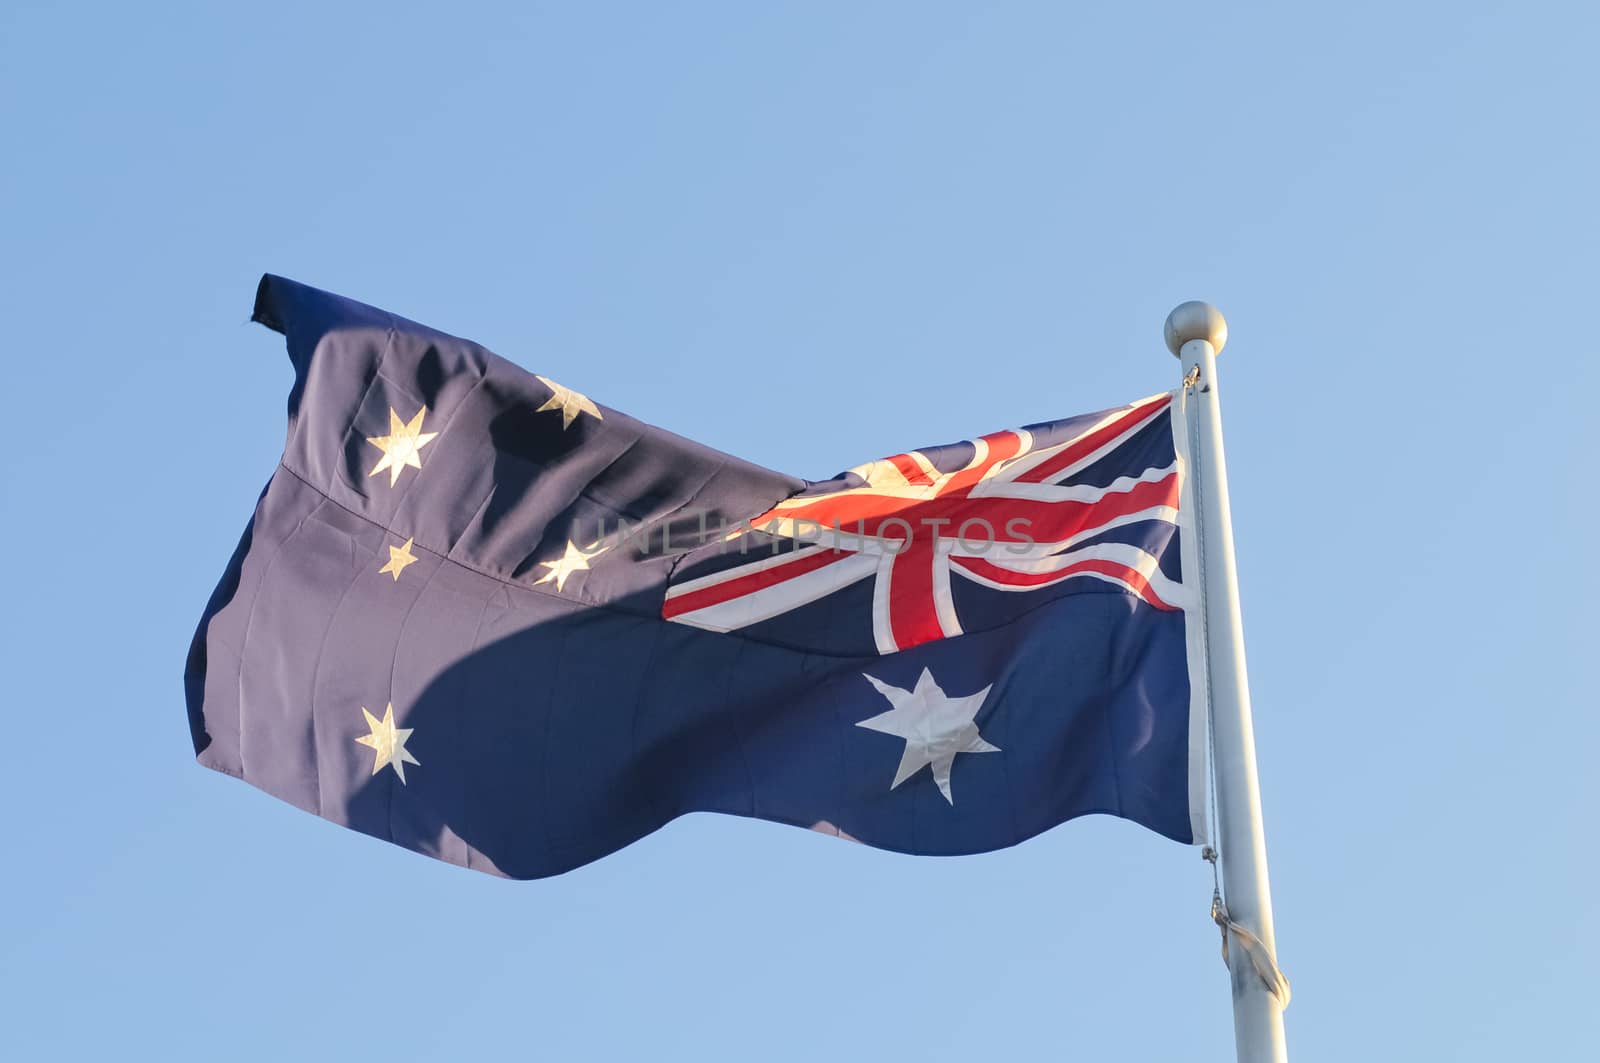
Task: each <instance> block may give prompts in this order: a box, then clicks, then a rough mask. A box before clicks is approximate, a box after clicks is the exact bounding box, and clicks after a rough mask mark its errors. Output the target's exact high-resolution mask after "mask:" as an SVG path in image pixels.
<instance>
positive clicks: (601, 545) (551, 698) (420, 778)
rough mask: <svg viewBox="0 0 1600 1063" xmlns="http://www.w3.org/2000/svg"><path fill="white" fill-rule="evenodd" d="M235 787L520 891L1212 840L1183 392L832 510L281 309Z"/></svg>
mask: <svg viewBox="0 0 1600 1063" xmlns="http://www.w3.org/2000/svg"><path fill="white" fill-rule="evenodd" d="M254 318H255V320H256V321H259V322H261V323H262V324H265V325H266V326H268V327H269V328H272V329H274V330H276V331H278V332H281V333H282V334H283V335H284V337H285V339H286V343H287V346H288V351H289V356H290V360H291V362H292V363H293V366H294V371H295V379H294V384H293V387H292V390H291V392H290V399H289V431H288V437H287V440H286V443H285V447H284V453H283V457H282V460H281V463H280V464H279V466H278V468H277V469H276V470H275V471H274V473H273V475H272V477H271V479H270V480H269V482H268V484H267V486H266V489H265V491H264V492H263V494H262V496H261V498H260V500H259V502H258V504H257V506H256V510H255V513H254V515H253V517H252V519H251V521H250V523H249V525H248V526H247V528H246V531H245V533H244V537H243V539H242V540H241V542H240V544H239V546H238V549H237V550H236V551H235V553H234V556H233V558H232V559H231V561H230V562H229V564H228V567H227V569H226V570H225V572H224V574H223V577H222V580H221V582H220V584H219V585H218V587H217V590H216V592H215V593H214V594H213V596H212V598H211V601H210V602H209V603H208V605H207V607H206V609H205V612H204V615H203V618H202V620H201V622H200V626H199V630H198V631H197V632H196V635H195V639H194V642H193V645H192V647H191V650H190V653H189V659H188V664H187V667H186V670H185V685H186V692H187V700H188V708H189V720H190V726H191V731H192V734H193V737H194V743H195V748H196V751H197V754H198V757H199V760H200V762H201V763H202V764H204V765H206V766H207V767H211V768H214V769H216V770H218V771H221V772H224V773H227V774H230V775H234V776H237V777H239V778H241V779H244V780H245V781H247V782H250V783H252V784H253V785H255V786H257V787H259V788H261V789H263V790H265V791H267V792H268V793H271V794H273V795H275V796H277V797H279V798H281V799H283V800H285V801H288V802H290V803H292V804H295V805H297V806H299V807H301V808H303V809H306V810H308V811H311V812H314V813H316V814H318V815H320V816H323V817H325V818H327V819H329V820H332V821H334V822H336V823H340V824H343V825H345V826H348V827H351V828H354V829H356V830H359V831H362V832H365V833H367V834H371V835H374V836H376V837H379V838H383V839H386V840H388V841H391V842H394V843H396V844H398V845H402V846H405V847H407V848H410V849H414V850H416V851H418V852H421V853H425V854H427V855H430V856H434V857H437V858H440V859H444V860H449V861H452V862H455V863H458V864H462V865H464V866H468V867H474V868H479V869H481V870H485V871H489V872H492V873H496V874H503V875H508V876H511V877H516V878H536V877H542V876H546V875H552V874H558V873H560V872H563V871H566V870H569V869H571V868H574V867H577V866H580V865H582V864H584V863H587V862H589V861H591V860H594V859H597V858H599V857H601V856H604V855H606V854H607V853H610V852H614V851H615V850H617V849H619V848H621V847H623V846H625V845H627V844H629V843H630V842H632V841H634V840H636V839H638V838H640V837H642V836H643V835H645V834H647V833H649V832H651V831H654V830H656V829H657V828H659V827H661V826H662V825H664V824H665V823H667V822H669V821H670V820H672V819H673V818H675V817H677V816H680V815H683V814H685V813H688V812H693V811H707V812H722V813H729V814H734V815H741V816H753V817H758V818H762V819H767V820H773V821H777V822H782V823H789V824H794V825H798V826H804V827H811V828H815V829H819V830H825V831H829V832H832V833H838V834H840V835H843V836H847V837H850V838H853V839H855V840H858V841H861V842H865V843H867V844H869V845H873V846H878V847H881V848H886V849H893V850H899V851H903V852H908V853H925V854H958V853H972V852H980V851H985V850H991V849H996V848H1000V847H1003V846H1007V845H1012V844H1015V843H1017V842H1020V841H1022V840H1024V839H1026V838H1029V837H1031V836H1033V835H1036V834H1038V833H1040V832H1041V831H1044V830H1047V829H1049V828H1050V827H1052V826H1055V825H1056V824H1058V823H1061V822H1063V821H1065V820H1067V819H1070V818H1073V817H1075V816H1079V815H1084V814H1088V813H1096V812H1098V813H1107V814H1111V815H1116V816H1121V817H1124V818H1127V819H1131V820H1133V821H1135V822H1138V823H1141V824H1143V825H1145V826H1146V827H1149V828H1151V829H1152V830H1155V831H1157V832H1159V833H1161V834H1163V835H1166V836H1167V837H1170V838H1173V839H1176V840H1178V841H1182V842H1193V841H1196V840H1197V839H1199V838H1200V837H1201V836H1202V833H1203V829H1204V826H1203V825H1204V807H1203V794H1204V785H1203V781H1204V780H1203V763H1204V762H1203V750H1204V741H1203V738H1204V719H1203V711H1204V710H1203V699H1202V698H1201V697H1200V695H1199V691H1201V690H1202V689H1203V673H1202V671H1201V669H1202V668H1203V660H1202V658H1201V654H1200V652H1199V647H1200V642H1199V638H1200V635H1199V631H1198V624H1199V619H1198V596H1197V594H1196V593H1195V591H1194V589H1193V588H1194V587H1195V586H1196V577H1195V573H1196V565H1195V562H1194V559H1193V551H1194V549H1195V542H1194V535H1193V533H1192V530H1191V525H1190V523H1189V513H1190V512H1191V507H1187V506H1185V504H1184V502H1185V499H1186V497H1187V492H1188V485H1187V482H1186V474H1187V464H1186V459H1185V454H1186V446H1185V439H1186V436H1187V433H1186V431H1185V430H1184V426H1183V407H1182V402H1183V396H1182V393H1181V391H1180V392H1176V393H1171V394H1162V395H1157V396H1154V397H1152V398H1150V399H1147V400H1143V401H1142V402H1138V403H1134V404H1131V405H1129V406H1127V407H1122V408H1119V409H1114V410H1108V411H1103V412H1101V413H1096V414H1090V415H1085V416H1081V417H1072V418H1067V419H1064V420H1061V421H1054V422H1049V423H1045V424H1038V425H1029V426H1026V427H1023V428H1017V429H1011V430H1007V431H1002V432H995V433H990V434H988V435H985V436H979V437H976V438H975V439H972V440H968V441H964V442H960V443H956V444H951V445H947V446H942V447H931V448H924V449H921V450H915V451H908V452H906V453H903V454H899V455H895V456H893V457H890V458H884V459H881V460H878V461H872V462H867V463H864V464H863V465H860V466H857V467H856V468H854V469H851V470H848V471H846V472H844V473H841V474H839V475H838V476H835V477H832V478H830V479H827V480H822V481H807V480H801V479H797V478H794V477H790V476H785V475H782V474H780V473H776V472H772V471H770V470H767V469H764V468H761V467H759V466H756V465H754V464H751V463H749V462H745V461H741V460H739V459H737V458H734V457H731V456H729V455H726V454H722V453H719V452H717V451H715V450H712V449H710V448H708V447H704V446H701V445H699V444H697V443H694V442H692V441H691V440H688V439H684V438H682V437H679V436H676V435H673V434H671V433H669V432H666V431H663V430H661V429H658V428H654V427H652V426H650V425H647V424H644V423H642V422H640V421H636V420H634V419H632V418H630V417H628V416H626V415H624V414H622V413H620V412H618V411H616V410H613V409H611V408H609V407H607V406H603V405H601V404H599V403H597V402H595V401H593V400H591V399H590V398H588V397H587V396H586V395H584V394H582V393H581V392H579V391H576V390H574V389H572V388H570V387H567V386H564V385H563V384H561V383H558V382H556V381H554V380H551V379H548V378H546V377H543V376H538V375H534V374H531V373H528V372H526V371H524V370H523V369H521V368H519V367H517V366H516V365H513V364H512V363H510V362H508V361H505V360H503V359H501V358H499V357H497V356H496V355H494V354H492V353H490V352H489V351H487V350H485V349H484V348H482V347H480V346H478V345H477V344H474V343H471V342H469V341H466V340H462V339H458V338H455V337H452V336H448V335H445V334H443V333H440V332H436V331H434V330H431V329H428V328H426V327H423V326H421V325H417V324H414V323H412V322H410V321H406V320H405V319H402V318H399V317H397V316H394V315H392V314H389V313H386V312H384V311H380V310H377V309H374V308H372V307H368V306H365V305H362V304H360V303H356V302H353V301H350V300H347V299H343V298H340V297H338V296H334V295H330V294H328V293H325V292H321V291H318V290H316V289H313V288H309V287H306V286H304V285H300V284H296V283H294V282H292V281H288V280H284V279H282V278H279V277H273V276H267V277H264V278H263V279H262V282H261V286H260V289H259V291H258V293H257V299H256V308H255V315H254Z"/></svg>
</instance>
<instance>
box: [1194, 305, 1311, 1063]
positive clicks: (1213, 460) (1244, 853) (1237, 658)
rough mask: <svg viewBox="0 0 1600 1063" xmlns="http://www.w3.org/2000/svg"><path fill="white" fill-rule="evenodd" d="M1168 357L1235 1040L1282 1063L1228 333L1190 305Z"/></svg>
mask: <svg viewBox="0 0 1600 1063" xmlns="http://www.w3.org/2000/svg"><path fill="white" fill-rule="evenodd" d="M1165 333H1166V341H1167V347H1168V348H1169V349H1170V350H1171V351H1172V353H1173V354H1175V355H1177V356H1178V358H1179V359H1181V360H1182V362H1183V378H1184V385H1185V388H1186V390H1187V396H1186V398H1187V402H1186V405H1187V406H1188V407H1189V414H1188V417H1187V418H1186V419H1187V420H1188V422H1189V423H1190V424H1191V425H1192V426H1193V431H1194V443H1193V450H1192V454H1191V461H1192V464H1193V466H1194V468H1193V469H1192V470H1190V475H1192V476H1193V478H1194V479H1193V483H1194V488H1195V498H1196V500H1197V506H1196V508H1197V509H1198V511H1199V512H1198V515H1197V526H1198V527H1199V528H1200V540H1201V541H1200V544H1199V545H1200V558H1201V572H1202V576H1203V588H1204V603H1205V605H1204V610H1205V630H1206V640H1205V641H1206V667H1207V670H1208V673H1209V677H1210V694H1211V697H1210V703H1211V714H1212V724H1211V726H1212V772H1213V777H1214V779H1215V784H1216V807H1217V828H1218V834H1219V837H1218V839H1217V845H1218V848H1219V849H1220V850H1221V853H1220V857H1221V863H1222V889H1223V898H1224V904H1223V906H1222V907H1221V908H1220V909H1219V911H1218V912H1217V913H1216V914H1217V916H1218V922H1219V923H1221V924H1222V925H1223V932H1224V935H1225V939H1226V942H1227V945H1226V948H1227V959H1228V971H1229V975H1230V977H1231V980H1232V983H1233V1032H1234V1040H1235V1043H1236V1045H1237V1048H1238V1058H1239V1061H1240V1063H1284V1061H1286V1060H1287V1059H1288V1049H1287V1046H1286V1045H1285V1043H1284V1036H1283V1007H1284V1005H1285V1004H1287V1003H1288V983H1287V982H1286V981H1284V980H1283V976H1282V975H1281V974H1280V973H1279V971H1278V968H1277V962H1276V955H1277V945H1276V941H1275V939H1274V936H1273V932H1272V893H1271V889H1270V887H1269V886H1268V884H1267V845H1266V838H1265V835H1264V832H1263V830H1262V826H1261V792H1260V784H1259V782H1258V781H1257V779H1256V741H1255V732H1254V729H1253V728H1252V726H1251V723H1250V688H1249V681H1248V679H1247V677H1246V674H1245V663H1244V632H1243V628H1242V626H1241V624H1240V619H1239V586H1238V582H1237V580H1236V575H1235V569H1234V558H1233V521H1232V515H1231V513H1230V511H1229V506H1228V472H1227V466H1226V462H1225V459H1224V456H1223V448H1222V410H1221V399H1220V396H1219V394H1218V388H1217V362H1216V357H1217V355H1218V354H1219V353H1220V352H1221V350H1222V346H1223V344H1225V343H1226V342H1227V341H1228V324H1227V322H1226V321H1224V320H1223V318H1222V313H1221V312H1220V311H1219V310H1217V308H1216V307H1214V306H1211V305H1210V304H1208V303H1197V302H1190V303H1184V304H1183V305H1182V306H1179V307H1178V308H1177V309H1175V310H1173V311H1172V313H1171V314H1169V315H1167V323H1166V329H1165Z"/></svg>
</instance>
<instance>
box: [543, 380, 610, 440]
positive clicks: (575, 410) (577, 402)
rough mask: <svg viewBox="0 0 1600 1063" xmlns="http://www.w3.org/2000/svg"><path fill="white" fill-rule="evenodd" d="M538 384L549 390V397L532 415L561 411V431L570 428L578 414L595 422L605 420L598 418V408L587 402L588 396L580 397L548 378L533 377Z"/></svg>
mask: <svg viewBox="0 0 1600 1063" xmlns="http://www.w3.org/2000/svg"><path fill="white" fill-rule="evenodd" d="M534 379H535V380H537V381H538V382H539V383H541V384H543V385H544V386H545V387H547V388H549V389H550V397H549V398H548V399H545V400H544V405H543V406H540V407H539V408H538V409H537V410H535V411H533V412H534V413H543V412H544V411H546V410H560V411H561V430H562V431H563V432H565V431H566V430H567V429H568V428H570V427H572V422H573V421H576V420H577V419H578V414H580V413H586V414H588V415H589V416H590V417H593V418H594V419H595V420H597V421H603V420H605V418H604V417H601V416H600V407H598V406H596V405H595V404H594V403H593V402H590V401H589V396H587V395H580V394H578V393H577V392H576V391H573V390H572V389H571V388H564V387H562V386H561V385H560V384H557V383H556V382H555V381H554V380H551V379H550V378H549V377H542V376H540V377H534Z"/></svg>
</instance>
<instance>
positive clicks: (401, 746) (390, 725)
mask: <svg viewBox="0 0 1600 1063" xmlns="http://www.w3.org/2000/svg"><path fill="white" fill-rule="evenodd" d="M361 715H363V716H365V717H366V718H367V731H368V732H369V733H367V734H364V735H357V736H356V741H357V742H360V743H361V744H362V745H364V746H369V747H371V749H372V774H374V775H376V774H378V772H380V771H382V770H383V768H384V765H386V764H387V765H389V766H390V767H393V768H394V773H395V774H396V775H398V776H400V781H401V782H402V783H404V782H405V781H406V765H407V764H416V765H417V766H418V767H421V764H420V762H419V761H418V760H417V758H416V757H413V756H412V755H411V753H410V751H409V750H407V749H406V739H408V738H410V737H411V730H412V729H411V728H409V727H396V726H395V725H394V706H393V705H390V706H388V707H387V708H385V709H384V710H383V719H381V720H380V719H378V718H377V717H376V716H374V715H372V713H370V712H368V711H367V707H366V706H365V705H363V706H361Z"/></svg>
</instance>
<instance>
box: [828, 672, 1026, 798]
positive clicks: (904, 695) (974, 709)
mask: <svg viewBox="0 0 1600 1063" xmlns="http://www.w3.org/2000/svg"><path fill="white" fill-rule="evenodd" d="M863 677H864V678H865V679H866V680H867V682H869V683H871V684H872V685H873V686H874V687H876V688H877V691H878V693H880V694H882V695H883V696H884V697H886V698H888V699H889V704H891V705H893V706H894V708H892V709H890V710H889V711H888V712H885V713H880V714H879V715H877V716H874V717H872V719H870V720H862V721H861V722H859V723H857V724H856V726H857V727H867V728H870V729H872V730H874V731H882V732H883V733H884V734H890V735H895V736H897V737H900V738H903V739H905V741H906V748H905V752H904V753H902V754H901V755H900V770H899V771H897V772H895V775H894V782H892V783H890V784H889V789H891V790H893V789H894V788H895V787H897V786H899V785H900V784H901V783H903V782H905V781H906V780H907V779H909V778H911V776H913V775H915V774H916V773H917V772H919V771H921V770H922V769H923V767H924V766H931V767H932V768H933V781H934V782H936V783H938V784H939V792H940V793H942V794H944V799H945V800H946V801H948V802H950V803H951V804H952V805H953V804H955V803H956V799H955V798H954V797H952V796H951V794H950V767H951V765H953V764H954V763H955V760H956V755H957V754H958V753H998V752H1000V747H999V746H992V745H990V744H989V743H988V742H985V741H984V740H983V736H982V735H980V734H978V725H977V724H976V723H975V722H974V719H975V717H976V716H977V715H978V710H979V709H981V708H983V699H984V698H986V697H988V696H989V691H990V690H991V689H993V684H990V685H989V686H986V687H984V688H983V689H982V690H980V691H978V692H977V693H976V694H968V695H966V696H964V697H959V698H952V697H950V696H949V695H948V694H946V693H945V692H944V691H943V690H941V689H940V688H939V684H938V683H935V682H934V681H933V673H932V672H930V671H929V670H928V669H926V668H924V669H923V670H922V675H921V676H919V677H918V679H917V685H916V689H914V690H901V689H900V688H899V687H894V686H890V685H889V684H888V683H884V682H882V681H880V680H877V679H874V678H872V676H870V675H866V674H865V673H863Z"/></svg>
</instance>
